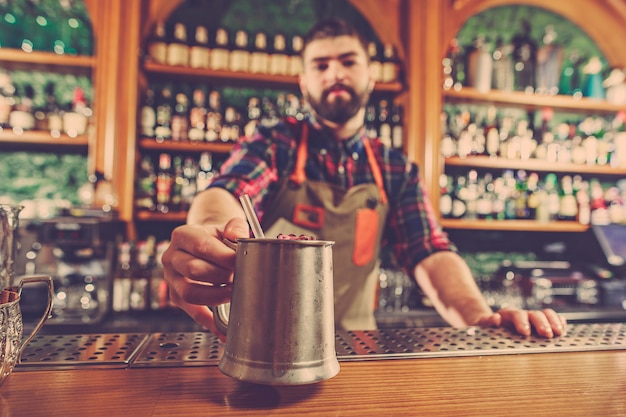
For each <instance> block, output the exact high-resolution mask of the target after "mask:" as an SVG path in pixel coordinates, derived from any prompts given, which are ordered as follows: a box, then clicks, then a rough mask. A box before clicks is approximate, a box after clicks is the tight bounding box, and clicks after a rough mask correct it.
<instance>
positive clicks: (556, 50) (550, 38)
mask: <svg viewBox="0 0 626 417" xmlns="http://www.w3.org/2000/svg"><path fill="white" fill-rule="evenodd" d="M556 39H557V33H556V31H555V29H554V26H553V25H547V26H546V27H545V30H544V34H543V38H542V44H541V46H540V47H539V48H538V49H537V58H536V63H537V77H536V78H537V85H536V89H535V92H536V93H538V94H549V95H555V94H558V93H559V76H560V75H561V65H562V63H563V47H562V46H561V45H559V44H558V43H557V42H556Z"/></svg>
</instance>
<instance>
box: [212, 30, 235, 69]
mask: <svg viewBox="0 0 626 417" xmlns="http://www.w3.org/2000/svg"><path fill="white" fill-rule="evenodd" d="M229 44H230V41H229V36H228V31H227V30H226V29H225V28H218V29H217V30H216V32H215V44H214V45H213V47H212V48H211V53H210V55H209V58H210V60H209V63H210V68H211V69H212V70H214V71H220V70H227V69H228V63H229V61H230V53H231V52H230V49H229Z"/></svg>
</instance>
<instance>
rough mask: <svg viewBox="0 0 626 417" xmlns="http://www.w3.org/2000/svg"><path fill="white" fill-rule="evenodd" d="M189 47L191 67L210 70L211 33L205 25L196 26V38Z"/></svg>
mask: <svg viewBox="0 0 626 417" xmlns="http://www.w3.org/2000/svg"><path fill="white" fill-rule="evenodd" d="M193 39H194V40H193V42H192V44H191V46H190V47H189V66H190V67H191V68H204V69H208V68H209V66H210V56H211V55H210V54H211V50H210V47H209V31H208V30H207V28H206V27H205V26H203V25H198V26H196V30H195V36H194V38H193Z"/></svg>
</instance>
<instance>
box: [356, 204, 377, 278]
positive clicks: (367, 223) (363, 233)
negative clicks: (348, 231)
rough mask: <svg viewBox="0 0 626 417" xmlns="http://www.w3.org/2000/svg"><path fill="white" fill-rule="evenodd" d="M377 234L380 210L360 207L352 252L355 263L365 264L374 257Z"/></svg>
mask: <svg viewBox="0 0 626 417" xmlns="http://www.w3.org/2000/svg"><path fill="white" fill-rule="evenodd" d="M377 235H378V212H377V211H376V210H374V209H369V208H360V209H358V210H357V211H356V225H355V229H354V249H353V252H352V262H353V263H354V265H356V266H364V265H367V264H368V263H369V262H370V261H371V260H372V259H374V252H375V249H376V236H377Z"/></svg>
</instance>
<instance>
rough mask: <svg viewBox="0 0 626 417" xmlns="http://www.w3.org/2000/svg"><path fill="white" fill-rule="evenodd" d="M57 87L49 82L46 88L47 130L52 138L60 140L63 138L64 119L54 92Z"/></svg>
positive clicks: (45, 110)
mask: <svg viewBox="0 0 626 417" xmlns="http://www.w3.org/2000/svg"><path fill="white" fill-rule="evenodd" d="M54 88H55V85H54V83H53V82H49V83H47V84H46V86H45V87H44V94H45V96H46V97H45V104H44V112H45V120H46V129H47V130H48V131H49V132H50V134H51V135H52V137H54V138H58V137H59V136H61V131H62V130H63V117H62V116H61V106H59V103H58V101H57V99H56V96H55V92H54Z"/></svg>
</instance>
